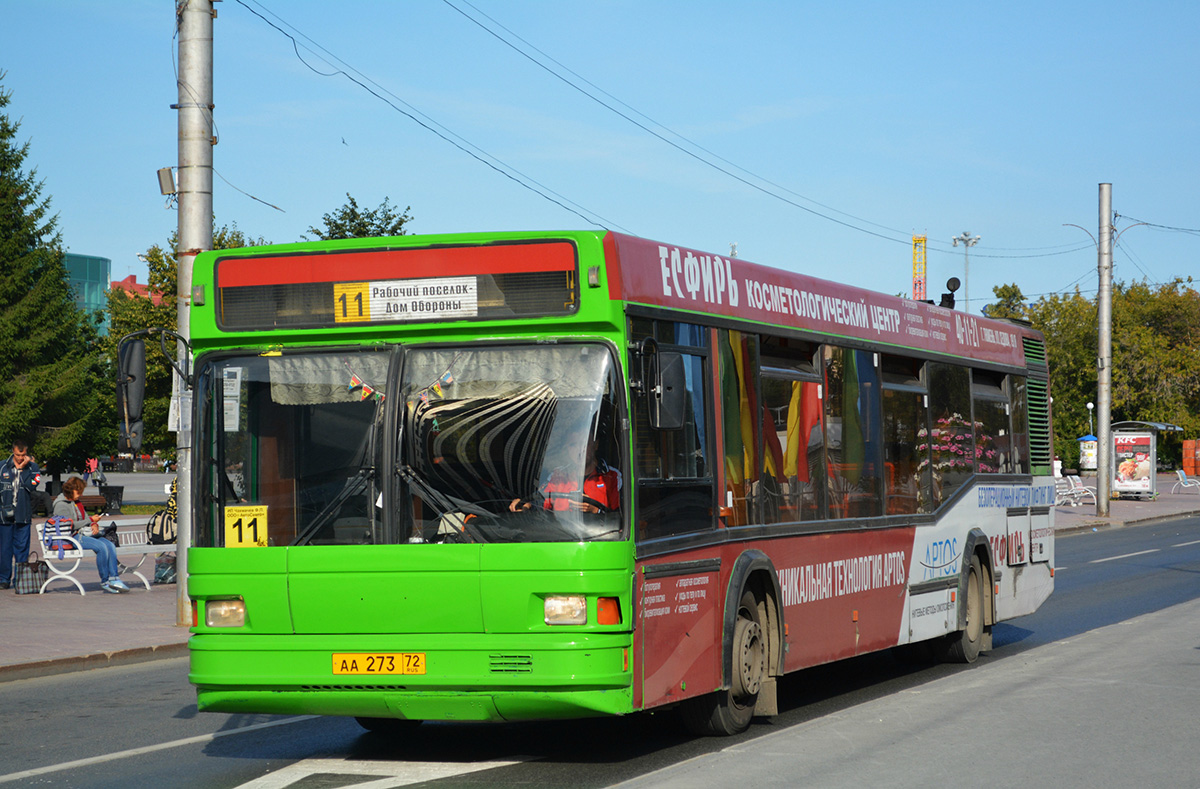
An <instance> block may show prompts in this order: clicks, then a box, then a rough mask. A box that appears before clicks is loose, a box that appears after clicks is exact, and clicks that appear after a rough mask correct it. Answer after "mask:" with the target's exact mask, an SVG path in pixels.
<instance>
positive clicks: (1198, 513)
mask: <svg viewBox="0 0 1200 789" xmlns="http://www.w3.org/2000/svg"><path fill="white" fill-rule="evenodd" d="M1195 517H1200V510H1190V511H1188V512H1173V513H1171V514H1169V515H1148V516H1147V517H1145V518H1138V519H1136V520H1128V521H1106V520H1095V521H1091V522H1089V523H1080V524H1078V525H1076V526H1067V527H1065V528H1062V529H1055V530H1054V534H1055V536H1057V535H1059V534H1062V535H1072V534H1083V533H1085V532H1092V531H1099V530H1100V529H1104V530H1105V531H1107V530H1109V529H1123V528H1125V527H1127V526H1153V525H1154V524H1156V523H1165V522H1166V521H1173V520H1178V519H1180V518H1195Z"/></svg>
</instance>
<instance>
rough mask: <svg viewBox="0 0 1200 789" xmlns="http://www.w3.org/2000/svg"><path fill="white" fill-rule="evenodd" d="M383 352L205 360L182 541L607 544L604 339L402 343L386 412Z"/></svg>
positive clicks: (608, 425)
mask: <svg viewBox="0 0 1200 789" xmlns="http://www.w3.org/2000/svg"><path fill="white" fill-rule="evenodd" d="M391 357H392V354H391V353H389V352H387V351H341V352H330V351H307V352H296V353H288V354H284V355H274V356H273V355H262V356H238V357H228V358H225V359H220V360H217V361H214V362H213V363H211V364H209V365H206V366H205V367H204V369H203V372H202V374H201V376H200V382H199V385H198V390H199V392H200V394H201V404H200V408H199V409H198V412H197V413H198V417H199V420H200V424H201V435H202V436H203V438H202V439H201V445H202V447H203V449H202V450H201V452H200V453H199V459H200V468H199V474H198V482H199V486H198V490H199V491H201V495H200V496H199V497H198V500H197V502H196V506H197V512H198V514H199V519H198V521H197V523H198V524H200V528H199V529H198V530H197V534H196V544H197V545H201V546H203V545H214V546H220V545H225V546H250V545H261V546H269V545H276V546H284V545H368V544H386V543H403V544H407V543H453V542H562V541H586V540H612V539H618V538H619V537H620V536H621V534H622V526H621V524H622V519H621V488H622V476H621V474H620V472H619V471H618V470H617V468H618V466H619V458H620V452H619V448H618V447H619V445H618V443H617V442H618V437H617V435H616V432H617V431H615V430H614V426H613V421H614V416H615V415H616V413H617V408H616V406H615V400H614V397H615V392H616V391H618V390H619V388H618V387H617V385H616V378H615V371H614V366H613V363H612V357H611V354H610V353H609V351H608V350H607V349H606V348H605V347H604V346H602V345H597V344H572V345H565V344H564V345H519V346H484V347H472V348H465V347H458V348H454V347H449V348H446V347H439V348H420V347H418V348H406V349H404V350H403V352H402V353H401V354H400V356H399V358H400V359H401V360H402V361H401V364H400V365H399V369H401V370H402V371H403V372H402V374H401V381H400V386H399V388H398V390H397V391H398V395H397V399H396V401H395V404H394V405H393V404H392V401H391V398H392V391H393V387H392V386H391V385H390V384H389V375H395V373H394V372H392V373H389V366H390V362H391ZM393 408H394V409H395V410H396V414H397V419H396V422H395V424H396V425H397V428H396V430H395V432H394V434H393V435H392V436H390V438H391V439H393V440H394V443H392V444H391V445H387V446H385V442H384V438H385V434H384V429H383V426H384V424H385V421H386V420H385V416H386V414H387V412H388V411H389V410H391V409H393ZM385 493H386V498H385ZM387 502H391V507H392V515H393V517H390V518H389V517H385V509H384V508H385V507H387V506H389V505H388V503H387ZM251 527H252V528H251ZM248 528H249V529H250V530H249V531H248V530H247V529H248Z"/></svg>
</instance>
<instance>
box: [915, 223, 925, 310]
mask: <svg viewBox="0 0 1200 789" xmlns="http://www.w3.org/2000/svg"><path fill="white" fill-rule="evenodd" d="M912 240H913V290H912V294H913V295H912V297H913V301H925V236H913V237H912Z"/></svg>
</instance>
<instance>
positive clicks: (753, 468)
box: [717, 329, 763, 526]
mask: <svg viewBox="0 0 1200 789" xmlns="http://www.w3.org/2000/svg"><path fill="white" fill-rule="evenodd" d="M717 344H718V359H719V364H720V372H721V377H720V380H721V419H722V424H721V425H720V426H719V427H720V430H721V435H722V437H723V438H724V444H725V458H724V463H725V491H724V495H723V498H722V501H721V504H722V509H723V511H724V513H725V524H726V525H727V526H745V525H746V524H748V523H754V522H756V521H757V520H758V514H757V512H756V509H757V506H756V497H760V496H761V493H762V488H763V486H762V481H761V480H760V476H759V472H760V470H761V468H762V460H761V451H760V449H759V447H760V446H761V442H760V440H759V438H760V435H761V430H762V419H761V417H762V414H761V412H760V409H759V405H758V389H759V386H760V379H759V366H758V337H757V336H755V335H750V334H744V333H743V332H740V331H730V330H725V329H722V330H720V331H719V332H717Z"/></svg>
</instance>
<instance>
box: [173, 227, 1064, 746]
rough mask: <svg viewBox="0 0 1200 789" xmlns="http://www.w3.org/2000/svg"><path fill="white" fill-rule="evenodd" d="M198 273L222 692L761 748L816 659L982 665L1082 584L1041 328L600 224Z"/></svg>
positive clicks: (197, 407) (360, 245)
mask: <svg viewBox="0 0 1200 789" xmlns="http://www.w3.org/2000/svg"><path fill="white" fill-rule="evenodd" d="M789 263H791V262H789ZM194 285H195V286H197V287H198V290H197V291H196V292H197V293H198V294H201V295H200V296H199V297H198V298H196V299H195V300H194V302H193V304H192V306H191V308H190V336H191V343H192V351H193V359H194V375H193V380H194V385H193V406H192V429H193V432H194V464H193V469H192V477H191V480H190V483H191V485H192V491H193V493H192V501H193V505H192V517H193V541H192V545H191V547H190V549H189V551H188V570H189V576H188V578H187V584H188V587H187V591H188V595H189V596H190V598H191V600H192V601H193V606H194V611H195V617H194V626H193V628H192V636H191V639H190V653H191V670H190V674H189V678H190V680H191V682H192V683H194V684H195V686H196V688H197V691H198V697H199V707H200V709H201V710H213V711H225V712H253V713H317V714H324V715H344V716H354V717H356V718H357V719H358V720H359V721H360V722H361V723H362V724H363V725H364V726H366V727H367V728H370V729H394V728H402V727H404V726H408V725H413V724H414V722H420V721H424V720H442V721H445V720H454V721H464V720H469V721H518V720H529V719H548V718H574V717H584V716H601V715H621V714H626V713H632V712H636V711H640V710H657V709H666V708H667V707H678V708H679V709H681V710H682V712H683V713H684V719H685V720H686V721H688V722H689V724H690V725H691V726H692V728H693V729H694V730H697V731H709V732H714V733H734V732H738V731H741V730H743V729H744V728H746V727H747V726H748V725H749V723H750V721H751V718H752V716H754V715H771V714H774V713H775V712H776V707H777V704H776V681H777V679H778V678H779V677H781V676H782V675H784V674H785V673H788V672H793V671H797V670H800V669H804V668H806V667H810V666H814V665H818V664H822V663H828V662H831V661H836V660H840V659H843V658H849V657H852V656H855V655H861V654H864V653H867V652H871V651H875V650H882V649H887V648H890V647H896V646H900V645H906V644H916V643H927V644H928V645H930V646H932V647H933V648H934V650H935V651H936V652H938V653H939V654H942V655H944V656H945V657H947V658H950V659H956V660H960V661H972V660H974V659H975V657H976V656H977V655H978V654H979V652H980V651H981V650H987V649H989V648H990V645H991V631H992V627H993V625H994V624H995V623H997V622H999V621H1002V620H1005V619H1009V618H1012V617H1017V616H1021V615H1023V614H1028V613H1030V612H1032V611H1034V610H1035V609H1037V608H1038V606H1039V605H1040V604H1041V603H1042V601H1044V600H1045V599H1046V598H1047V596H1048V595H1049V594H1050V592H1051V590H1052V589H1053V585H1054V580H1053V579H1054V541H1053V504H1054V480H1053V477H1052V474H1051V446H1052V441H1051V434H1050V400H1049V391H1048V371H1047V364H1046V354H1045V345H1044V341H1043V338H1042V337H1041V335H1040V334H1039V333H1038V332H1036V331H1034V330H1032V329H1031V328H1030V327H1029V326H1027V325H1023V324H1019V323H1016V322H1010V321H999V320H991V319H987V318H984V317H980V316H976V315H970V314H965V313H963V312H961V311H955V310H953V309H947V308H944V307H941V306H937V305H934V304H931V303H925V302H919V301H912V300H908V299H903V298H898V297H894V296H888V295H882V294H879V293H874V292H871V291H868V290H864V289H860V288H856V287H849V286H846V285H839V284H835V283H832V282H828V281H825V280H822V279H818V278H814V277H812V276H808V275H804V274H799V273H795V272H793V271H789V270H783V269H776V268H768V267H765V266H761V265H756V264H754V263H750V262H748V261H745V260H742V259H738V258H733V257H725V256H720V255H714V254H711V253H705V252H700V251H697V250H692V249H687V248H683V247H679V246H673V245H670V244H661V243H658V242H653V241H649V240H646V239H642V238H635V237H631V236H628V235H622V234H618V233H613V232H607V231H601V230H593V231H578V232H553V233H551V232H529V233H491V234H455V235H430V236H419V235H414V236H401V237H395V238H369V239H354V240H344V241H330V242H317V243H306V244H293V245H281V246H265V247H252V248H245V249H236V250H221V251H215V252H209V253H205V254H202V255H200V256H199V257H198V258H197V260H196V262H195V267H194ZM597 468H599V469H601V470H603V473H604V480H605V481H606V484H607V487H606V489H605V491H604V493H603V495H601V494H599V493H597V492H596V489H595V483H594V482H592V481H589V480H590V479H591V478H590V477H589V474H595V473H596V469H597ZM589 486H590V487H589ZM614 487H615V488H616V490H613V488H614Z"/></svg>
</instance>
